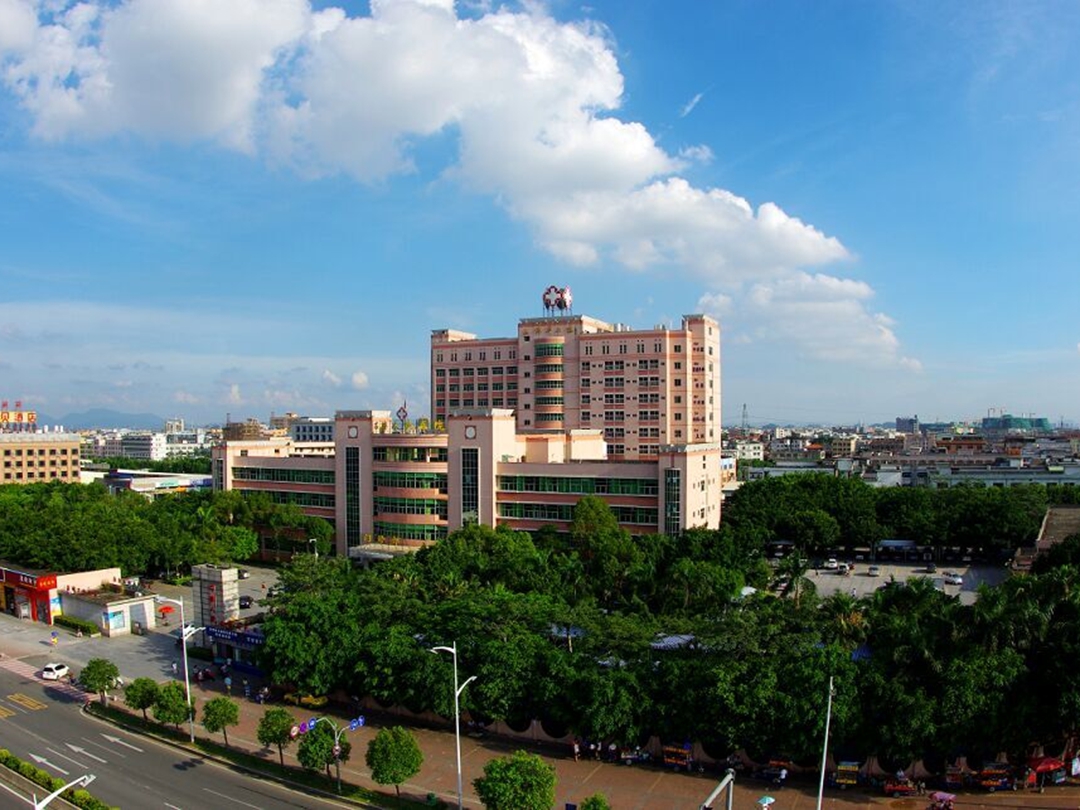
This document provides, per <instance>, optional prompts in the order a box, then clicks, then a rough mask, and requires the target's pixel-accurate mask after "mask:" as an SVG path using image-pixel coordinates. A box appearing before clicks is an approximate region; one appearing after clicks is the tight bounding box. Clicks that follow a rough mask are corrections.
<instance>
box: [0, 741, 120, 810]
mask: <svg viewBox="0 0 1080 810" xmlns="http://www.w3.org/2000/svg"><path fill="white" fill-rule="evenodd" d="M0 765H2V766H4V767H5V768H8V769H9V770H12V771H15V772H16V773H17V774H19V775H20V776H24V777H26V778H27V779H29V780H30V781H31V782H33V783H34V784H35V785H39V786H41V787H43V788H45V790H47V791H49V793H52V792H53V791H54V790H57V789H59V788H62V787H63V786H64V785H65V784H66V783H65V782H64V780H62V779H56V778H54V777H53V776H52V774H50V773H48V772H47V771H43V770H41V768H39V767H37V766H36V765H32V764H30V763H29V762H23V760H21V759H19V758H18V757H17V756H15V755H14V754H12V753H11V752H10V751H8V750H7V749H5V748H0ZM64 798H65V799H67V800H68V801H69V802H71V803H72V804H73V805H75V806H76V807H81V808H82V810H116V808H113V807H112V806H111V805H108V804H105V802H103V801H101V800H100V799H96V798H94V797H93V796H92V795H90V793H89V792H88V791H86V790H83V789H82V788H79V789H76V790H68V791H66V792H65V793H64Z"/></svg>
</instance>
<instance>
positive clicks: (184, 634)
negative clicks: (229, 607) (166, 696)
mask: <svg viewBox="0 0 1080 810" xmlns="http://www.w3.org/2000/svg"><path fill="white" fill-rule="evenodd" d="M154 601H155V602H157V603H158V604H161V603H162V602H169V603H171V604H174V605H179V606H180V650H181V658H182V660H183V665H184V699H185V700H186V701H187V704H188V706H187V710H188V730H189V731H190V733H191V741H192V742H193V743H194V742H195V716H194V715H195V713H194V712H193V711H192V706H191V681H190V679H189V677H188V664H187V640H188V637H189V636H191V635H193V634H194V633H197V632H199V631H198V630H197V629H195V628H192V629H191V632H188V626H187V622H186V621H184V600H183V599H170V598H169V597H167V596H155V597H154Z"/></svg>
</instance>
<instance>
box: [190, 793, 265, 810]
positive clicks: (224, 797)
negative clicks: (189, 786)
mask: <svg viewBox="0 0 1080 810" xmlns="http://www.w3.org/2000/svg"><path fill="white" fill-rule="evenodd" d="M203 790H205V791H206V792H207V793H213V794H214V795H215V796H220V797H221V798H223V799H228V800H229V801H230V802H235V803H236V804H242V805H244V807H252V808H254V810H262V808H260V807H259V806H258V805H257V804H248V803H247V802H242V801H240V800H239V799H234V798H233V797H232V796H226V795H225V794H224V793H218V792H217V791H216V790H211V789H210V788H207V787H204V788H203Z"/></svg>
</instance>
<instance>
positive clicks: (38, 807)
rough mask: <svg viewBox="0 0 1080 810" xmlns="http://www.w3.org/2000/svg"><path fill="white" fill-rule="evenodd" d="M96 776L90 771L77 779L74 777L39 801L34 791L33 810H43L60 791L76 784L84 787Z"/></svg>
mask: <svg viewBox="0 0 1080 810" xmlns="http://www.w3.org/2000/svg"><path fill="white" fill-rule="evenodd" d="M96 778H97V777H96V776H94V775H93V774H92V773H87V774H83V775H82V776H80V777H79V778H78V779H75V780H72V781H71V782H68V783H67V784H66V785H64V786H63V787H62V788H60V789H59V790H54V791H53V792H52V793H50V794H49V795H48V796H46V797H45V798H44V799H42V800H41V801H40V802H39V801H38V800H37V794H36V793H35V794H34V810H44V807H45V805H47V804H48V803H49V802H51V801H52V800H53V799H55V798H56V797H57V796H59V795H60V794H61V793H63V792H64V791H65V790H67V789H68V788H73V787H75V786H76V785H78V786H79V787H86V786H87V785H89V784H90V783H91V782H93V781H94V780H95V779H96Z"/></svg>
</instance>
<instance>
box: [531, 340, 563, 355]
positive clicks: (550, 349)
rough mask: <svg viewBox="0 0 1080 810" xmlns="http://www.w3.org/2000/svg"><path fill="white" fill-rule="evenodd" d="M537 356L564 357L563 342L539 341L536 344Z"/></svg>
mask: <svg viewBox="0 0 1080 810" xmlns="http://www.w3.org/2000/svg"><path fill="white" fill-rule="evenodd" d="M536 356H537V357H562V356H563V344H561V343H537V344H536Z"/></svg>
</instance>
